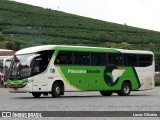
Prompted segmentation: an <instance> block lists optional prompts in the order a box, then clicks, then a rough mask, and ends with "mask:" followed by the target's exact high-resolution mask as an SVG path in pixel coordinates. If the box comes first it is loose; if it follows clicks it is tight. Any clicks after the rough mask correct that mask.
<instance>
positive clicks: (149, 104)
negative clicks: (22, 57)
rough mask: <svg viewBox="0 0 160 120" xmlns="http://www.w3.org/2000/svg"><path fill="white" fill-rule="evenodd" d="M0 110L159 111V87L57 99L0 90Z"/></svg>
mask: <svg viewBox="0 0 160 120" xmlns="http://www.w3.org/2000/svg"><path fill="white" fill-rule="evenodd" d="M0 111H160V87H155V88H154V89H152V90H146V91H132V92H131V94H130V96H118V95H117V94H116V93H115V94H113V95H112V96H109V97H104V96H101V95H100V93H99V92H65V95H64V96H61V97H59V98H52V97H51V95H49V96H41V97H40V98H33V97H32V95H31V94H30V93H9V92H8V89H6V88H0ZM68 119H69V118H68ZM77 119H81V118H77ZM88 119H90V118H88ZM96 119H97V118H96ZM100 119H102V118H100ZM125 119H127V118H125Z"/></svg>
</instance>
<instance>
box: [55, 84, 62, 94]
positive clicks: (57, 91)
mask: <svg viewBox="0 0 160 120" xmlns="http://www.w3.org/2000/svg"><path fill="white" fill-rule="evenodd" d="M60 92H61V89H60V87H58V86H57V87H56V93H57V94H60Z"/></svg>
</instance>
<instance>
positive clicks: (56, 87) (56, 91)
mask: <svg viewBox="0 0 160 120" xmlns="http://www.w3.org/2000/svg"><path fill="white" fill-rule="evenodd" d="M61 93H62V87H61V84H60V83H58V82H56V83H54V84H53V86H52V93H51V94H52V97H60V95H61Z"/></svg>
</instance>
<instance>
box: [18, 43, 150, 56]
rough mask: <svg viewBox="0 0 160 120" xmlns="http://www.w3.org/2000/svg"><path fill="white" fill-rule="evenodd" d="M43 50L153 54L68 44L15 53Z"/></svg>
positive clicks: (45, 46)
mask: <svg viewBox="0 0 160 120" xmlns="http://www.w3.org/2000/svg"><path fill="white" fill-rule="evenodd" d="M44 50H65V51H90V52H111V53H129V54H131V53H133V54H153V52H151V51H142V50H126V49H115V48H104V47H88V46H68V45H43V46H34V47H29V48H25V49H22V50H19V51H17V52H16V55H19V54H29V53H36V52H39V51H44Z"/></svg>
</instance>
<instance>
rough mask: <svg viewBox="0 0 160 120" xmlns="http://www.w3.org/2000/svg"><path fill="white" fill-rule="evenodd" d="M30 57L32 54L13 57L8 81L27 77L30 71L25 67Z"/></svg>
mask: <svg viewBox="0 0 160 120" xmlns="http://www.w3.org/2000/svg"><path fill="white" fill-rule="evenodd" d="M32 55H33V54H25V55H14V57H13V61H12V63H11V68H10V76H9V78H10V79H14V78H16V79H22V78H26V77H29V74H30V69H29V66H27V59H28V57H30V56H32Z"/></svg>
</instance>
